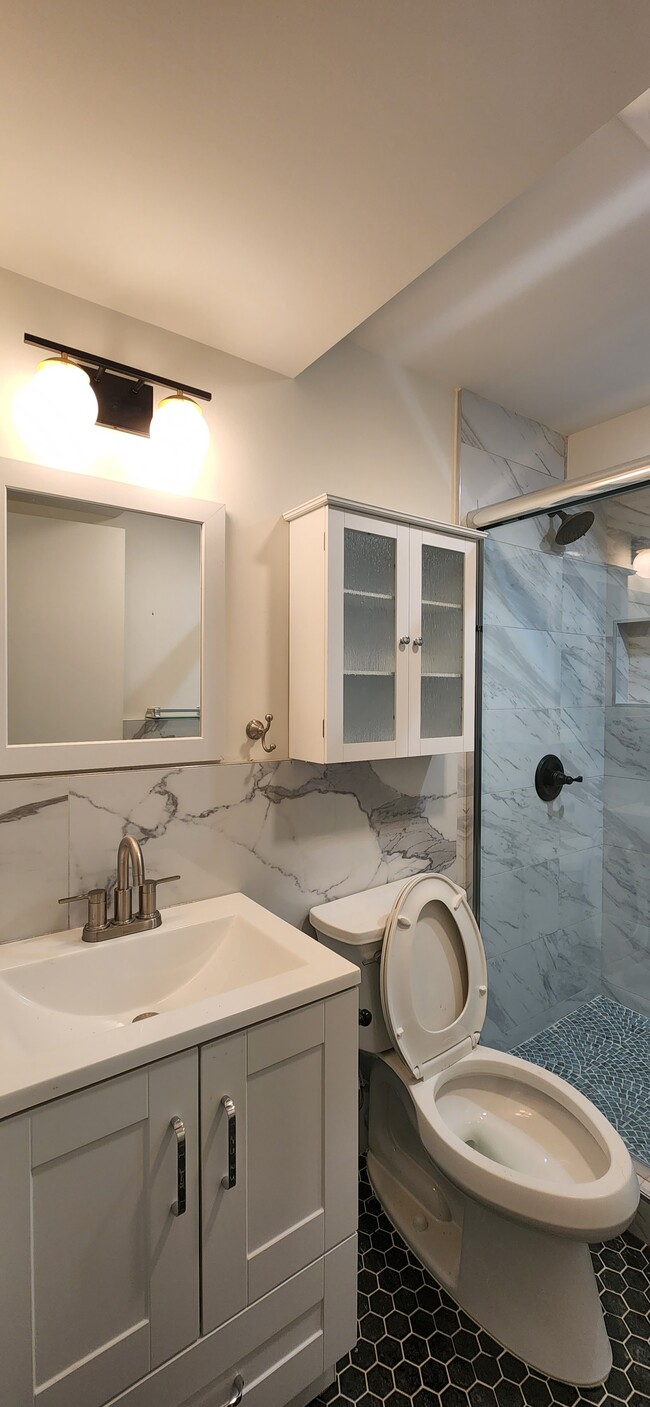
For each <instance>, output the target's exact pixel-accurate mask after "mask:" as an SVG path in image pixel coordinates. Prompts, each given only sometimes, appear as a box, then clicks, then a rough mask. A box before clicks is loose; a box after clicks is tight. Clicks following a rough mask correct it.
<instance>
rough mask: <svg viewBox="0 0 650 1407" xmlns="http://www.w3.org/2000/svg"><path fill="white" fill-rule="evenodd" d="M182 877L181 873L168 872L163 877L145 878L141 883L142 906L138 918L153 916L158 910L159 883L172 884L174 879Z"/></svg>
mask: <svg viewBox="0 0 650 1407" xmlns="http://www.w3.org/2000/svg"><path fill="white" fill-rule="evenodd" d="M174 879H180V875H179V874H166V875H163V877H162V879H145V880H144V881H143V883H142V884H141V885H140V908H139V911H138V918H153V916H154V914H155V913H156V912H157V903H156V888H157V886H158V885H159V884H171V882H172V880H174Z"/></svg>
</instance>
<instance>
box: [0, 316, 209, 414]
mask: <svg viewBox="0 0 650 1407" xmlns="http://www.w3.org/2000/svg"><path fill="white" fill-rule="evenodd" d="M24 341H25V342H27V343H29V345H30V347H44V348H46V350H47V351H50V352H59V353H60V355H61V356H63V357H72V359H73V360H74V361H77V362H81V363H82V365H84V366H90V367H93V368H94V369H95V371H96V372H99V373H100V374H101V373H102V372H104V371H114V372H116V373H117V375H118V376H130V377H132V378H133V379H134V380H135V381H136V382H139V383H140V384H139V385H138V386H136V387H134V388H133V390H134V391H136V392H137V391H138V390H140V388H141V387H142V386H144V385H145V384H146V385H149V386H169V387H170V389H171V390H172V391H182V392H183V393H184V394H185V395H187V396H193V397H196V398H197V399H198V400H200V401H211V400H212V393H211V391H201V390H200V389H199V387H198V386H186V385H185V384H184V383H183V382H182V381H171V380H170V378H169V377H168V376H158V375H156V374H154V373H153V372H152V371H142V370H141V369H140V368H139V367H137V366H127V365H126V364H125V363H124V362H114V361H112V360H111V358H110V357H100V356H97V354H96V353H95V352H82V351H80V349H79V348H78V347H66V346H65V344H64V343H63V342H52V341H50V339H49V338H48V337H37V336H35V334H34V333H33V332H26V333H25V336H24Z"/></svg>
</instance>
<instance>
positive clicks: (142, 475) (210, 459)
mask: <svg viewBox="0 0 650 1407" xmlns="http://www.w3.org/2000/svg"><path fill="white" fill-rule="evenodd" d="M0 310H1V316H0V454H1V455H4V456H7V457H11V458H18V459H23V460H30V459H33V458H34V454H33V452H32V451H31V450H30V448H29V446H28V445H27V443H26V442H25V440H24V439H23V438H22V437H21V435H20V434H19V432H18V430H17V428H16V425H15V418H14V416H15V397H16V396H17V394H18V393H19V391H20V389H21V387H22V386H23V385H24V384H25V383H26V381H27V380H28V379H29V378H30V377H31V375H32V374H33V371H34V369H35V365H36V361H37V359H38V353H37V352H36V351H35V349H34V348H30V347H26V346H25V345H24V344H23V333H24V332H26V331H28V332H33V333H36V334H39V335H42V336H45V337H50V338H53V339H56V340H60V341H61V342H65V343H68V344H69V345H71V346H77V347H81V348H83V349H85V350H88V351H90V352H98V353H104V355H106V356H108V357H111V358H114V359H116V360H118V361H124V362H128V363H130V364H131V365H134V366H142V367H144V368H146V369H147V370H148V369H151V370H152V371H153V372H157V373H158V374H160V375H166V376H171V377H175V376H178V377H179V379H180V380H182V381H185V382H187V383H190V384H193V385H197V386H202V387H205V389H206V390H210V391H212V394H213V401H212V404H211V405H210V406H209V407H207V410H206V418H207V419H208V422H209V425H210V430H211V443H210V449H209V452H208V456H207V458H206V462H205V465H204V468H203V471H202V473H201V476H200V478H199V479H198V481H197V482H196V483H195V484H194V485H192V486H190V487H188V486H187V485H182V486H180V485H179V489H180V491H181V492H191V493H194V494H195V495H196V496H197V497H200V498H209V499H214V500H217V501H220V502H223V503H225V505H226V510H227V514H228V536H227V562H228V567H227V593H228V599H227V615H228V649H229V658H228V662H227V670H226V679H227V734H226V749H225V756H226V758H227V759H228V760H245V759H247V758H248V757H249V756H251V753H252V755H254V756H257V755H258V751H259V749H258V748H256V747H254V746H253V747H252V746H251V744H249V743H248V742H247V740H246V738H245V734H244V727H245V724H246V722H247V720H248V719H249V718H251V717H253V716H254V715H255V716H259V715H260V714H264V713H265V712H266V711H267V710H268V711H270V712H272V713H273V714H274V715H275V722H274V724H273V737H274V738H275V741H276V742H277V753H276V754H275V756H276V757H277V758H280V757H282V756H286V748H287V704H288V701H287V651H288V638H287V568H288V534H287V527H286V524H285V523H284V522H283V520H282V511H283V509H285V508H290V507H291V506H292V505H294V504H296V503H299V502H301V501H303V500H304V499H308V498H311V497H313V496H314V495H315V494H318V493H321V492H323V491H325V490H329V491H330V492H332V493H338V494H343V495H347V496H348V497H350V498H357V499H360V500H362V501H367V502H370V503H377V504H383V505H386V506H388V507H393V508H404V509H407V510H409V511H411V512H414V513H419V514H423V515H427V516H430V517H433V518H438V519H440V520H442V521H450V520H451V516H452V508H451V481H452V473H451V464H452V422H453V395H452V391H451V389H450V388H446V387H441V386H440V385H437V384H436V383H434V382H431V381H429V380H428V379H427V378H425V377H422V376H418V375H414V374H412V373H410V372H406V371H404V370H403V369H402V368H399V367H396V366H395V365H393V364H392V363H388V362H385V361H383V360H382V359H380V358H378V357H376V356H375V355H373V354H372V353H370V352H365V351H363V350H362V349H360V348H358V347H355V346H353V345H351V344H350V343H346V342H344V343H342V344H341V345H340V346H339V347H338V348H335V349H334V350H333V351H331V352H329V353H328V354H327V355H326V356H324V357H322V358H321V360H320V361H318V362H316V363H315V365H314V366H313V367H311V368H310V369H309V370H308V371H306V372H304V373H303V374H302V376H300V377H299V378H298V379H297V380H295V381H290V380H286V379H285V378H283V377H280V376H277V375H275V374H274V373H272V372H269V371H265V370H263V369H261V368H259V367H256V366H253V365H252V364H250V363H248V362H243V361H239V360H237V359H236V358H233V357H229V356H226V355H225V354H223V353H221V352H218V351H215V350H213V349H211V348H209V347H205V346H202V345H201V344H199V343H195V342H190V341H188V340H187V339H185V338H182V337H177V336H176V335H174V334H172V333H168V332H165V331H163V330H161V329H160V328H156V327H152V326H150V325H149V324H146V323H142V322H137V321H135V320H134V319H131V318H127V317H123V316H121V315H120V314H118V313H113V312H111V311H109V310H108V309H106V308H101V307H98V306H97V305H95V304H93V303H88V302H85V301H84V300H82V299H78V298H73V297H71V296H69V295H68V294H64V293H60V292H58V291H57V290H55V289H52V288H48V287H46V286H45V285H43V284H38V283H34V282H31V281H30V280H28V279H23V278H19V277H18V276H17V275H14V274H11V273H8V272H6V271H0ZM94 434H95V447H96V453H95V454H94V457H93V459H92V460H91V461H90V462H89V463H88V462H86V463H84V464H83V466H82V465H79V464H77V465H69V466H68V467H70V468H73V467H74V468H82V467H83V469H84V471H85V472H87V473H95V474H98V475H99V476H102V477H109V478H113V479H116V480H127V481H131V482H140V483H147V484H151V483H152V482H154V483H155V470H154V468H153V465H152V462H151V459H150V457H149V448H150V447H149V444H148V442H146V441H143V440H139V439H138V438H137V437H135V436H128V435H122V434H119V433H117V432H116V431H111V430H101V429H97V430H96V431H95V432H94ZM40 458H41V461H42V462H49V463H55V462H56V461H55V459H54V458H53V457H52V456H50V457H49V458H48V457H47V456H43V455H41V456H40Z"/></svg>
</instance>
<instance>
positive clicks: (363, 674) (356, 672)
mask: <svg viewBox="0 0 650 1407" xmlns="http://www.w3.org/2000/svg"><path fill="white" fill-rule="evenodd" d="M394 673H395V671H394V670H393V669H346V670H344V674H345V678H346V679H392V678H393V675H394Z"/></svg>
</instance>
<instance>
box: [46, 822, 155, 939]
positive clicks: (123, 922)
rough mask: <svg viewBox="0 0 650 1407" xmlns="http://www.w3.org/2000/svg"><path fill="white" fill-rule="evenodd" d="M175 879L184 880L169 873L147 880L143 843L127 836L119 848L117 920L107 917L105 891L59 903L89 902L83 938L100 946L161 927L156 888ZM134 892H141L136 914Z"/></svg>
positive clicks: (116, 896) (80, 895)
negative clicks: (107, 940)
mask: <svg viewBox="0 0 650 1407" xmlns="http://www.w3.org/2000/svg"><path fill="white" fill-rule="evenodd" d="M173 879H180V875H179V874H168V875H165V876H164V877H163V878H162V879H147V878H146V876H145V868H144V856H143V854H142V846H141V845H140V842H139V841H138V840H136V838H135V836H133V835H124V836H122V839H121V841H120V843H119V846H118V848H117V884H116V887H115V896H114V899H113V918H112V919H109V918H108V917H107V913H108V893H107V891H106V890H105V889H89V890H88V893H87V894H69V895H68V896H67V897H66V898H65V899H59V903H60V904H76V903H77V901H78V900H81V899H86V900H87V902H88V914H87V917H86V922H85V924H84V927H83V932H82V935H81V937H82V939H83V941H84V943H100V942H103V941H104V939H106V938H122V937H124V934H126V933H142V932H144V931H145V929H149V928H160V925H161V923H162V915H161V913H160V909H158V908H157V907H156V888H157V886H158V885H159V884H169V883H170V882H171V880H173ZM134 889H137V890H138V901H139V902H138V908H137V912H136V913H135V914H134V913H133V898H132V896H133V890H134Z"/></svg>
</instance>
